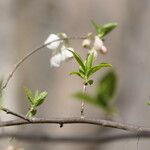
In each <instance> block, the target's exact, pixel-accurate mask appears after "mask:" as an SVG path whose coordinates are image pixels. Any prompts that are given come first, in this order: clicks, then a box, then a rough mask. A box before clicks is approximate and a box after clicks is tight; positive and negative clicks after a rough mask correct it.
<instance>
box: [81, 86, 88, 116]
mask: <svg viewBox="0 0 150 150" xmlns="http://www.w3.org/2000/svg"><path fill="white" fill-rule="evenodd" d="M86 86H87V85H86V84H84V85H83V90H82V92H83V94H85V93H86ZM84 109H85V103H84V100H82V101H81V118H84Z"/></svg>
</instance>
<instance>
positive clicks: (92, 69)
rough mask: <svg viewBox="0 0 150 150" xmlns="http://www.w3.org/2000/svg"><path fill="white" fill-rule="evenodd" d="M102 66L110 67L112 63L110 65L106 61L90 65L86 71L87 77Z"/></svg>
mask: <svg viewBox="0 0 150 150" xmlns="http://www.w3.org/2000/svg"><path fill="white" fill-rule="evenodd" d="M104 67H112V65H111V64H108V63H100V64H99V65H97V66H94V67H92V68H91V69H90V70H89V71H88V73H87V76H88V78H89V77H90V76H91V75H92V74H94V73H95V72H97V71H98V70H100V69H102V68H104Z"/></svg>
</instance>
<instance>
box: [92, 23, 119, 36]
mask: <svg viewBox="0 0 150 150" xmlns="http://www.w3.org/2000/svg"><path fill="white" fill-rule="evenodd" d="M92 24H93V26H94V27H95V29H96V32H97V34H98V36H99V37H100V38H103V37H104V36H106V35H107V34H108V33H110V32H111V31H112V30H113V29H114V28H116V27H117V23H113V22H112V23H107V24H104V25H103V26H102V25H99V24H97V23H96V22H95V21H92Z"/></svg>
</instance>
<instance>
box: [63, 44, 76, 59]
mask: <svg viewBox="0 0 150 150" xmlns="http://www.w3.org/2000/svg"><path fill="white" fill-rule="evenodd" d="M67 49H70V50H71V51H74V50H73V48H71V47H69V48H66V47H65V46H64V45H63V46H62V47H61V54H62V58H64V60H66V59H68V58H71V57H73V54H72V53H71V52H70V51H68V50H67Z"/></svg>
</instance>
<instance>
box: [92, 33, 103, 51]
mask: <svg viewBox="0 0 150 150" xmlns="http://www.w3.org/2000/svg"><path fill="white" fill-rule="evenodd" d="M102 46H103V41H102V40H101V39H100V38H99V37H98V36H95V41H94V49H95V50H96V51H100V50H101V48H102Z"/></svg>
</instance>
